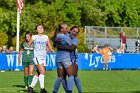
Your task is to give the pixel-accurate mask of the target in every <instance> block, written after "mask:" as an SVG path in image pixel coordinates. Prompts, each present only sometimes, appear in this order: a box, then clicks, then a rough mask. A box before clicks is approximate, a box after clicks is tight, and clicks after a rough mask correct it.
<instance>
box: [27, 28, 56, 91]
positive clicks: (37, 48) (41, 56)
mask: <svg viewBox="0 0 140 93" xmlns="http://www.w3.org/2000/svg"><path fill="white" fill-rule="evenodd" d="M36 32H37V35H34V36H33V37H32V39H33V43H34V58H33V61H34V64H35V65H36V68H37V74H36V75H35V76H34V78H33V80H32V83H31V86H30V87H29V91H30V93H33V88H34V86H35V85H36V83H37V81H38V80H39V82H40V88H41V90H40V91H41V93H48V92H47V91H46V90H45V88H44V76H45V68H44V63H46V53H47V47H48V48H49V49H50V51H51V52H54V50H53V49H52V46H51V44H50V41H49V38H48V36H47V35H44V34H43V32H44V28H43V26H42V25H37V26H36Z"/></svg>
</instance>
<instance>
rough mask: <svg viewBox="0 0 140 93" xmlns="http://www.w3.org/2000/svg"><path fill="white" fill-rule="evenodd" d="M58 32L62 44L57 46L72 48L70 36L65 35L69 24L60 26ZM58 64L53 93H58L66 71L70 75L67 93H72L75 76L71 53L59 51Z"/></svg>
mask: <svg viewBox="0 0 140 93" xmlns="http://www.w3.org/2000/svg"><path fill="white" fill-rule="evenodd" d="M58 32H59V33H58V34H57V38H59V39H60V41H61V42H60V43H59V44H58V43H57V44H56V46H59V45H60V46H70V45H71V44H72V43H71V39H70V37H69V36H68V35H65V34H67V32H68V26H67V24H64V23H63V24H60V26H59V27H58ZM56 64H57V74H58V78H57V80H56V81H55V84H54V90H53V93H57V92H58V89H59V86H60V83H61V82H62V80H63V76H64V72H65V71H66V73H67V74H68V82H67V93H72V89H73V80H74V76H73V65H72V62H71V58H70V52H69V51H63V50H59V49H58V50H57V55H56Z"/></svg>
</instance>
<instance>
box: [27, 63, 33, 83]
mask: <svg viewBox="0 0 140 93" xmlns="http://www.w3.org/2000/svg"><path fill="white" fill-rule="evenodd" d="M33 71H34V65H33V64H31V65H29V77H28V79H29V82H28V83H29V85H31V82H32V79H33Z"/></svg>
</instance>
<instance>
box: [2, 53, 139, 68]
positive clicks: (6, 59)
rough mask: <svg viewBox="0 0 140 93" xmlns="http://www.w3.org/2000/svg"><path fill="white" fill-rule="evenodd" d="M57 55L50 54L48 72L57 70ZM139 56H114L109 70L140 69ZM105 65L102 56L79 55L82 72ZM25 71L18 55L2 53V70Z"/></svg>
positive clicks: (47, 64) (46, 64) (46, 65)
mask: <svg viewBox="0 0 140 93" xmlns="http://www.w3.org/2000/svg"><path fill="white" fill-rule="evenodd" d="M55 57H56V53H48V54H47V59H46V63H45V68H46V69H47V70H55V69H56V63H55V61H56V59H55ZM139 58H140V55H139V54H113V55H112V56H111V58H110V61H109V69H139V68H140V60H139ZM103 63H104V61H103V57H102V55H100V54H94V53H78V65H79V69H81V70H95V69H102V66H103V65H102V64H103ZM15 69H19V70H23V67H22V62H21V63H18V54H16V53H12V54H4V53H0V70H15Z"/></svg>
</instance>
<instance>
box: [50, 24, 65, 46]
mask: <svg viewBox="0 0 140 93" xmlns="http://www.w3.org/2000/svg"><path fill="white" fill-rule="evenodd" d="M63 25H67V24H66V23H61V24H59V25H58V27H57V28H56V30H55V32H54V34H53V36H52V37H51V40H52V41H53V47H56V44H55V38H56V36H57V34H58V33H59V32H61V29H62V28H63Z"/></svg>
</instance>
